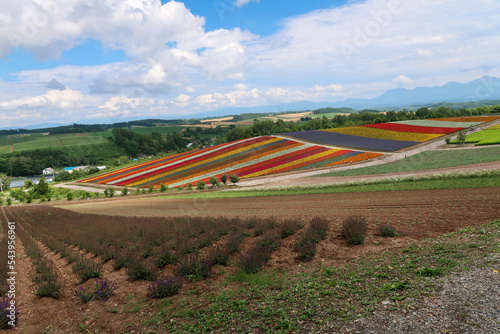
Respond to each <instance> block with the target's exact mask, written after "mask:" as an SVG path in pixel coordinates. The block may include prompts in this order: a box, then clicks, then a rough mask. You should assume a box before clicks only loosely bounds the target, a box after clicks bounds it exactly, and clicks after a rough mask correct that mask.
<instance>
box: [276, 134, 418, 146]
mask: <svg viewBox="0 0 500 334" xmlns="http://www.w3.org/2000/svg"><path fill="white" fill-rule="evenodd" d="M283 135H285V136H289V137H292V138H298V139H304V140H309V141H312V142H316V143H321V144H327V145H334V146H341V147H348V148H355V149H361V150H374V151H396V150H400V149H402V148H405V147H408V146H413V145H416V144H420V142H418V141H407V140H390V139H379V138H369V137H360V136H353V135H347V134H343V133H336V132H328V131H316V130H311V131H300V132H290V133H283Z"/></svg>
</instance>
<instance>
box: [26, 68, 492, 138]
mask: <svg viewBox="0 0 500 334" xmlns="http://www.w3.org/2000/svg"><path fill="white" fill-rule="evenodd" d="M484 100H500V78H496V77H493V76H484V77H481V78H479V79H477V80H474V81H471V82H469V83H465V84H461V83H458V82H448V83H447V84H445V85H443V86H433V87H417V88H414V89H405V88H396V89H391V90H388V91H387V92H385V93H383V94H382V95H379V96H377V97H375V98H373V99H347V100H343V101H337V102H310V101H301V102H293V103H286V104H277V105H271V106H269V105H268V106H257V107H247V108H223V109H218V110H213V111H208V112H203V113H197V114H190V115H183V116H173V117H169V118H168V119H175V118H204V117H219V116H226V115H238V114H243V113H276V112H284V111H290V112H291V111H303V110H316V109H320V108H327V107H332V108H352V109H357V110H361V109H400V108H403V107H407V108H409V107H415V106H431V105H433V104H438V105H439V104H442V103H443V104H445V103H465V102H475V101H476V102H479V101H484ZM152 118H162V117H161V116H153V117H152ZM137 119H138V118H133V117H131V118H127V119H120V120H117V119H109V120H102V119H101V120H95V121H93V120H86V121H85V122H84V123H85V124H90V123H97V124H102V123H114V122H117V121H132V120H137ZM59 125H62V124H37V125H31V126H26V127H24V128H26V129H37V128H47V127H55V126H59Z"/></svg>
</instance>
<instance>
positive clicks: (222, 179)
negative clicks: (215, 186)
mask: <svg viewBox="0 0 500 334" xmlns="http://www.w3.org/2000/svg"><path fill="white" fill-rule="evenodd" d="M220 180H221V181H222V183H224V184H226V182H227V174H223V175H222V176H221V177H220Z"/></svg>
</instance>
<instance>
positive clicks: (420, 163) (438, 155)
mask: <svg viewBox="0 0 500 334" xmlns="http://www.w3.org/2000/svg"><path fill="white" fill-rule="evenodd" d="M499 157H500V147H481V148H474V149H462V148H457V149H454V150H442V151H429V152H422V153H419V154H415V155H412V156H410V157H407V158H405V159H403V160H398V161H396V162H390V163H387V164H383V165H377V166H368V167H361V168H356V169H350V170H344V171H338V172H332V173H326V174H320V175H316V176H320V177H322V176H354V175H371V174H387V173H398V172H413V171H417V170H427V169H436V168H446V167H455V166H465V165H473V164H479V163H484V162H492V161H498V160H500V158H499Z"/></svg>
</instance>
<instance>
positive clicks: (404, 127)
mask: <svg viewBox="0 0 500 334" xmlns="http://www.w3.org/2000/svg"><path fill="white" fill-rule="evenodd" d="M360 126H362V127H367V128H375V129H382V130H391V131H399V132H412V133H431V134H448V133H453V132H456V131H460V130H463V129H464V128H440V127H432V126H420V125H409V124H400V123H378V124H368V125H360Z"/></svg>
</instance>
